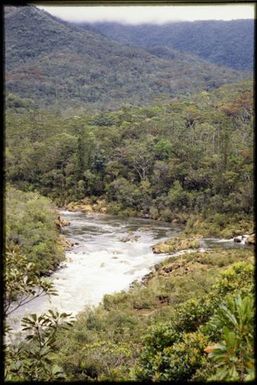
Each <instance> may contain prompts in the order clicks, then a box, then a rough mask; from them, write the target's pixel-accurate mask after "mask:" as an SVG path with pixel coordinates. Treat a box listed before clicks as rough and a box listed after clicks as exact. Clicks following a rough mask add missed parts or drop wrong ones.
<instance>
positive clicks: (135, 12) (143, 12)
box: [38, 3, 254, 24]
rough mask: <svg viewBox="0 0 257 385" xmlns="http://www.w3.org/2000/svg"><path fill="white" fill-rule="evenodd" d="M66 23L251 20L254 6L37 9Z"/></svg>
mask: <svg viewBox="0 0 257 385" xmlns="http://www.w3.org/2000/svg"><path fill="white" fill-rule="evenodd" d="M38 8H40V9H44V10H45V11H47V12H49V13H50V14H52V15H54V16H57V17H59V18H61V19H64V20H68V21H77V22H81V21H86V22H92V23H93V22H96V21H115V22H120V23H127V24H142V23H156V24H162V23H167V22H171V21H193V20H232V19H253V18H254V4H249V3H248V4H247V5H239V4H230V5H218V4H217V5H205V6H202V5H193V6H192V5H190V6H189V5H186V6H172V5H171V6H166V5H165V6H159V5H158V6H38Z"/></svg>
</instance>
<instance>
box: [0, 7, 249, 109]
mask: <svg viewBox="0 0 257 385" xmlns="http://www.w3.org/2000/svg"><path fill="white" fill-rule="evenodd" d="M16 8H17V9H15V10H12V11H11V12H10V10H9V12H7V15H6V17H5V38H6V45H5V46H6V50H5V59H6V60H5V65H6V82H5V84H6V90H7V94H12V97H14V98H15V97H16V98H25V99H31V100H33V103H34V105H35V106H38V107H40V108H45V107H46V108H49V107H52V106H55V107H57V108H62V109H63V108H67V105H68V106H76V107H84V108H85V107H86V108H87V107H88V108H97V109H98V108H100V109H101V108H104V109H115V108H116V107H119V106H121V105H122V104H124V103H132V104H141V103H143V104H146V103H149V102H151V101H152V100H153V99H154V98H156V97H160V96H162V97H165V98H169V97H174V96H177V95H180V94H188V93H189V94H190V93H193V92H197V91H200V90H208V89H211V88H215V87H218V86H220V85H222V84H224V83H226V82H234V81H236V80H239V79H240V78H244V77H245V76H246V75H245V74H243V73H242V72H238V71H234V70H230V69H227V68H225V67H224V68H222V67H220V66H215V65H213V64H210V63H208V62H207V61H204V60H201V59H199V58H198V57H197V56H194V55H192V54H188V53H181V52H179V51H177V50H174V49H170V48H169V49H166V57H165V58H164V57H163V55H161V56H160V53H158V52H157V54H156V52H155V51H152V52H150V51H151V50H150V51H149V50H145V49H144V48H142V47H131V46H127V45H122V44H120V43H118V42H115V41H113V40H111V39H109V38H108V37H105V36H103V35H102V34H99V33H96V32H94V31H91V30H87V29H85V28H81V26H74V25H73V24H72V23H69V22H65V21H62V20H59V19H58V18H56V17H54V16H52V15H49V14H48V13H47V12H45V11H42V10H39V9H38V8H36V7H34V6H23V7H16ZM158 55H159V56H158Z"/></svg>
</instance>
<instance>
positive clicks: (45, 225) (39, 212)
mask: <svg viewBox="0 0 257 385" xmlns="http://www.w3.org/2000/svg"><path fill="white" fill-rule="evenodd" d="M56 216H57V215H56V212H55V211H54V208H53V207H52V205H51V203H50V201H49V200H48V199H47V198H44V197H42V196H40V195H39V194H38V193H31V192H27V193H24V192H22V191H19V190H16V189H14V188H9V187H8V188H7V191H6V243H7V245H10V246H11V247H12V246H13V245H17V246H18V247H19V249H20V251H21V253H22V254H23V255H25V256H26V262H27V263H31V265H28V266H29V267H28V269H32V270H33V269H34V270H33V271H34V272H37V274H38V275H40V274H42V273H47V272H48V271H49V270H51V269H54V268H55V267H56V266H57V265H58V264H59V263H60V262H61V261H62V260H63V258H64V255H63V249H62V247H61V246H60V245H58V243H57V241H58V231H57V228H56V225H55V219H56ZM9 257H10V255H9ZM15 258H16V257H15V256H14V259H15ZM17 259H18V258H17ZM10 263H13V265H12V266H10V272H11V271H12V270H13V269H14V268H15V262H14V261H13V260H12V262H10ZM20 263H21V264H22V266H21V267H22V268H23V267H24V264H25V261H24V260H23V259H21V262H20ZM30 266H33V268H32V267H30ZM17 269H18V270H19V267H18V266H17ZM31 275H32V274H31Z"/></svg>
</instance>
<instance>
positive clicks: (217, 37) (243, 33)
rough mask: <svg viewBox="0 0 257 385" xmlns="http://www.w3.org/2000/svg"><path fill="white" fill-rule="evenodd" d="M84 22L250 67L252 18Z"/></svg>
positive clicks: (147, 43)
mask: <svg viewBox="0 0 257 385" xmlns="http://www.w3.org/2000/svg"><path fill="white" fill-rule="evenodd" d="M80 25H81V26H83V25H84V27H85V28H88V27H89V28H90V27H91V28H93V29H94V30H96V31H99V32H101V33H103V34H104V35H106V36H108V37H111V38H112V39H114V40H117V41H119V42H121V43H124V44H132V45H137V46H141V47H144V48H149V47H152V46H161V47H167V48H175V49H178V50H181V51H183V52H190V53H193V54H195V55H199V56H200V57H201V58H203V59H205V60H208V61H209V62H211V63H215V64H220V65H224V66H227V67H230V68H234V69H238V70H250V69H252V68H253V56H254V52H253V48H254V44H253V41H254V20H250V19H249V20H231V21H222V20H219V21H214V20H208V21H194V22H176V23H167V24H163V25H154V24H142V25H137V26H131V25H123V24H118V23H94V24H91V25H88V24H85V23H84V24H80Z"/></svg>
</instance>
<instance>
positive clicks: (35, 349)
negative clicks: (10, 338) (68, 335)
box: [5, 310, 72, 381]
mask: <svg viewBox="0 0 257 385" xmlns="http://www.w3.org/2000/svg"><path fill="white" fill-rule="evenodd" d="M71 325H72V319H71V318H70V314H66V313H61V314H60V313H58V312H53V311H52V310H49V311H48V313H45V314H42V315H40V316H37V315H36V314H31V315H29V316H27V317H24V318H23V319H22V326H23V329H22V330H23V331H25V332H26V341H27V342H20V343H18V344H16V345H7V347H6V351H5V378H6V380H7V381H17V380H18V381H42V380H43V381H53V380H64V379H65V378H66V376H65V373H64V372H63V369H62V368H61V367H60V366H58V365H56V340H57V332H58V331H60V330H61V329H67V328H68V327H70V326H71Z"/></svg>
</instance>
